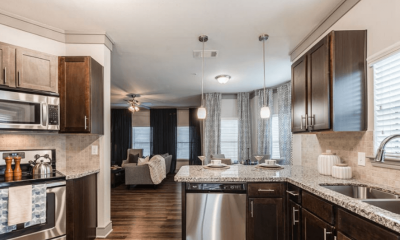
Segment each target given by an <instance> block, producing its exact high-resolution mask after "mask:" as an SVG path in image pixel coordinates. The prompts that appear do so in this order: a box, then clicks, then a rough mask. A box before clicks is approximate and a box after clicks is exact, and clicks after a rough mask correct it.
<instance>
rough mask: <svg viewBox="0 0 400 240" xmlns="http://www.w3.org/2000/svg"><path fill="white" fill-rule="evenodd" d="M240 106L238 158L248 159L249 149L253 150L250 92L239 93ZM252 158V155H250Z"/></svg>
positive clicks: (238, 103)
mask: <svg viewBox="0 0 400 240" xmlns="http://www.w3.org/2000/svg"><path fill="white" fill-rule="evenodd" d="M237 108H238V120H239V121H238V123H239V124H238V128H239V135H238V145H239V146H238V160H239V161H240V160H246V159H247V151H251V128H250V121H251V119H250V99H249V93H238V94H237ZM250 158H251V156H250Z"/></svg>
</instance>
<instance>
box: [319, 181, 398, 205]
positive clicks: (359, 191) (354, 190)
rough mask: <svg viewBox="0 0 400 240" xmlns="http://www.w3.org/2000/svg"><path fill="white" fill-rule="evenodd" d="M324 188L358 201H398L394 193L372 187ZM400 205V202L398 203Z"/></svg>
mask: <svg viewBox="0 0 400 240" xmlns="http://www.w3.org/2000/svg"><path fill="white" fill-rule="evenodd" d="M321 186H322V187H324V188H327V189H330V190H332V191H335V192H338V193H341V194H343V195H346V196H348V197H352V198H356V199H398V198H399V196H398V195H396V194H393V193H387V192H383V191H380V190H377V189H374V188H371V187H366V186H354V185H324V184H321ZM398 203H400V201H399V202H398Z"/></svg>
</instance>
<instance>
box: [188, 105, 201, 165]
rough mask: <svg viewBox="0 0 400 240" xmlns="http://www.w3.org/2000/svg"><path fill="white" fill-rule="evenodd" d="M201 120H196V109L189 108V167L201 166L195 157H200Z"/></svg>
mask: <svg viewBox="0 0 400 240" xmlns="http://www.w3.org/2000/svg"><path fill="white" fill-rule="evenodd" d="M201 123H202V120H199V119H198V118H197V108H189V165H201V161H200V159H199V158H198V157H197V156H201V129H200V126H201Z"/></svg>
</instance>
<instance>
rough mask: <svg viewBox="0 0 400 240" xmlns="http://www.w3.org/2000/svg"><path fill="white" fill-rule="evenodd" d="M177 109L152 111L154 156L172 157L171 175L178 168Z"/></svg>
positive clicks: (151, 145) (151, 124) (152, 149)
mask: <svg viewBox="0 0 400 240" xmlns="http://www.w3.org/2000/svg"><path fill="white" fill-rule="evenodd" d="M176 125H177V119H176V109H150V127H151V142H152V143H151V144H150V147H151V149H150V152H151V154H152V155H155V154H164V153H169V154H170V155H172V162H171V168H170V171H169V172H170V173H174V172H175V168H176V140H177V126H176Z"/></svg>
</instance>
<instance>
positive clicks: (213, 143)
mask: <svg viewBox="0 0 400 240" xmlns="http://www.w3.org/2000/svg"><path fill="white" fill-rule="evenodd" d="M205 108H206V110H207V116H206V119H205V120H204V121H203V129H204V134H203V136H204V137H203V154H204V156H206V158H207V160H206V161H209V160H210V155H211V154H218V153H220V152H221V93H206V94H205Z"/></svg>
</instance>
